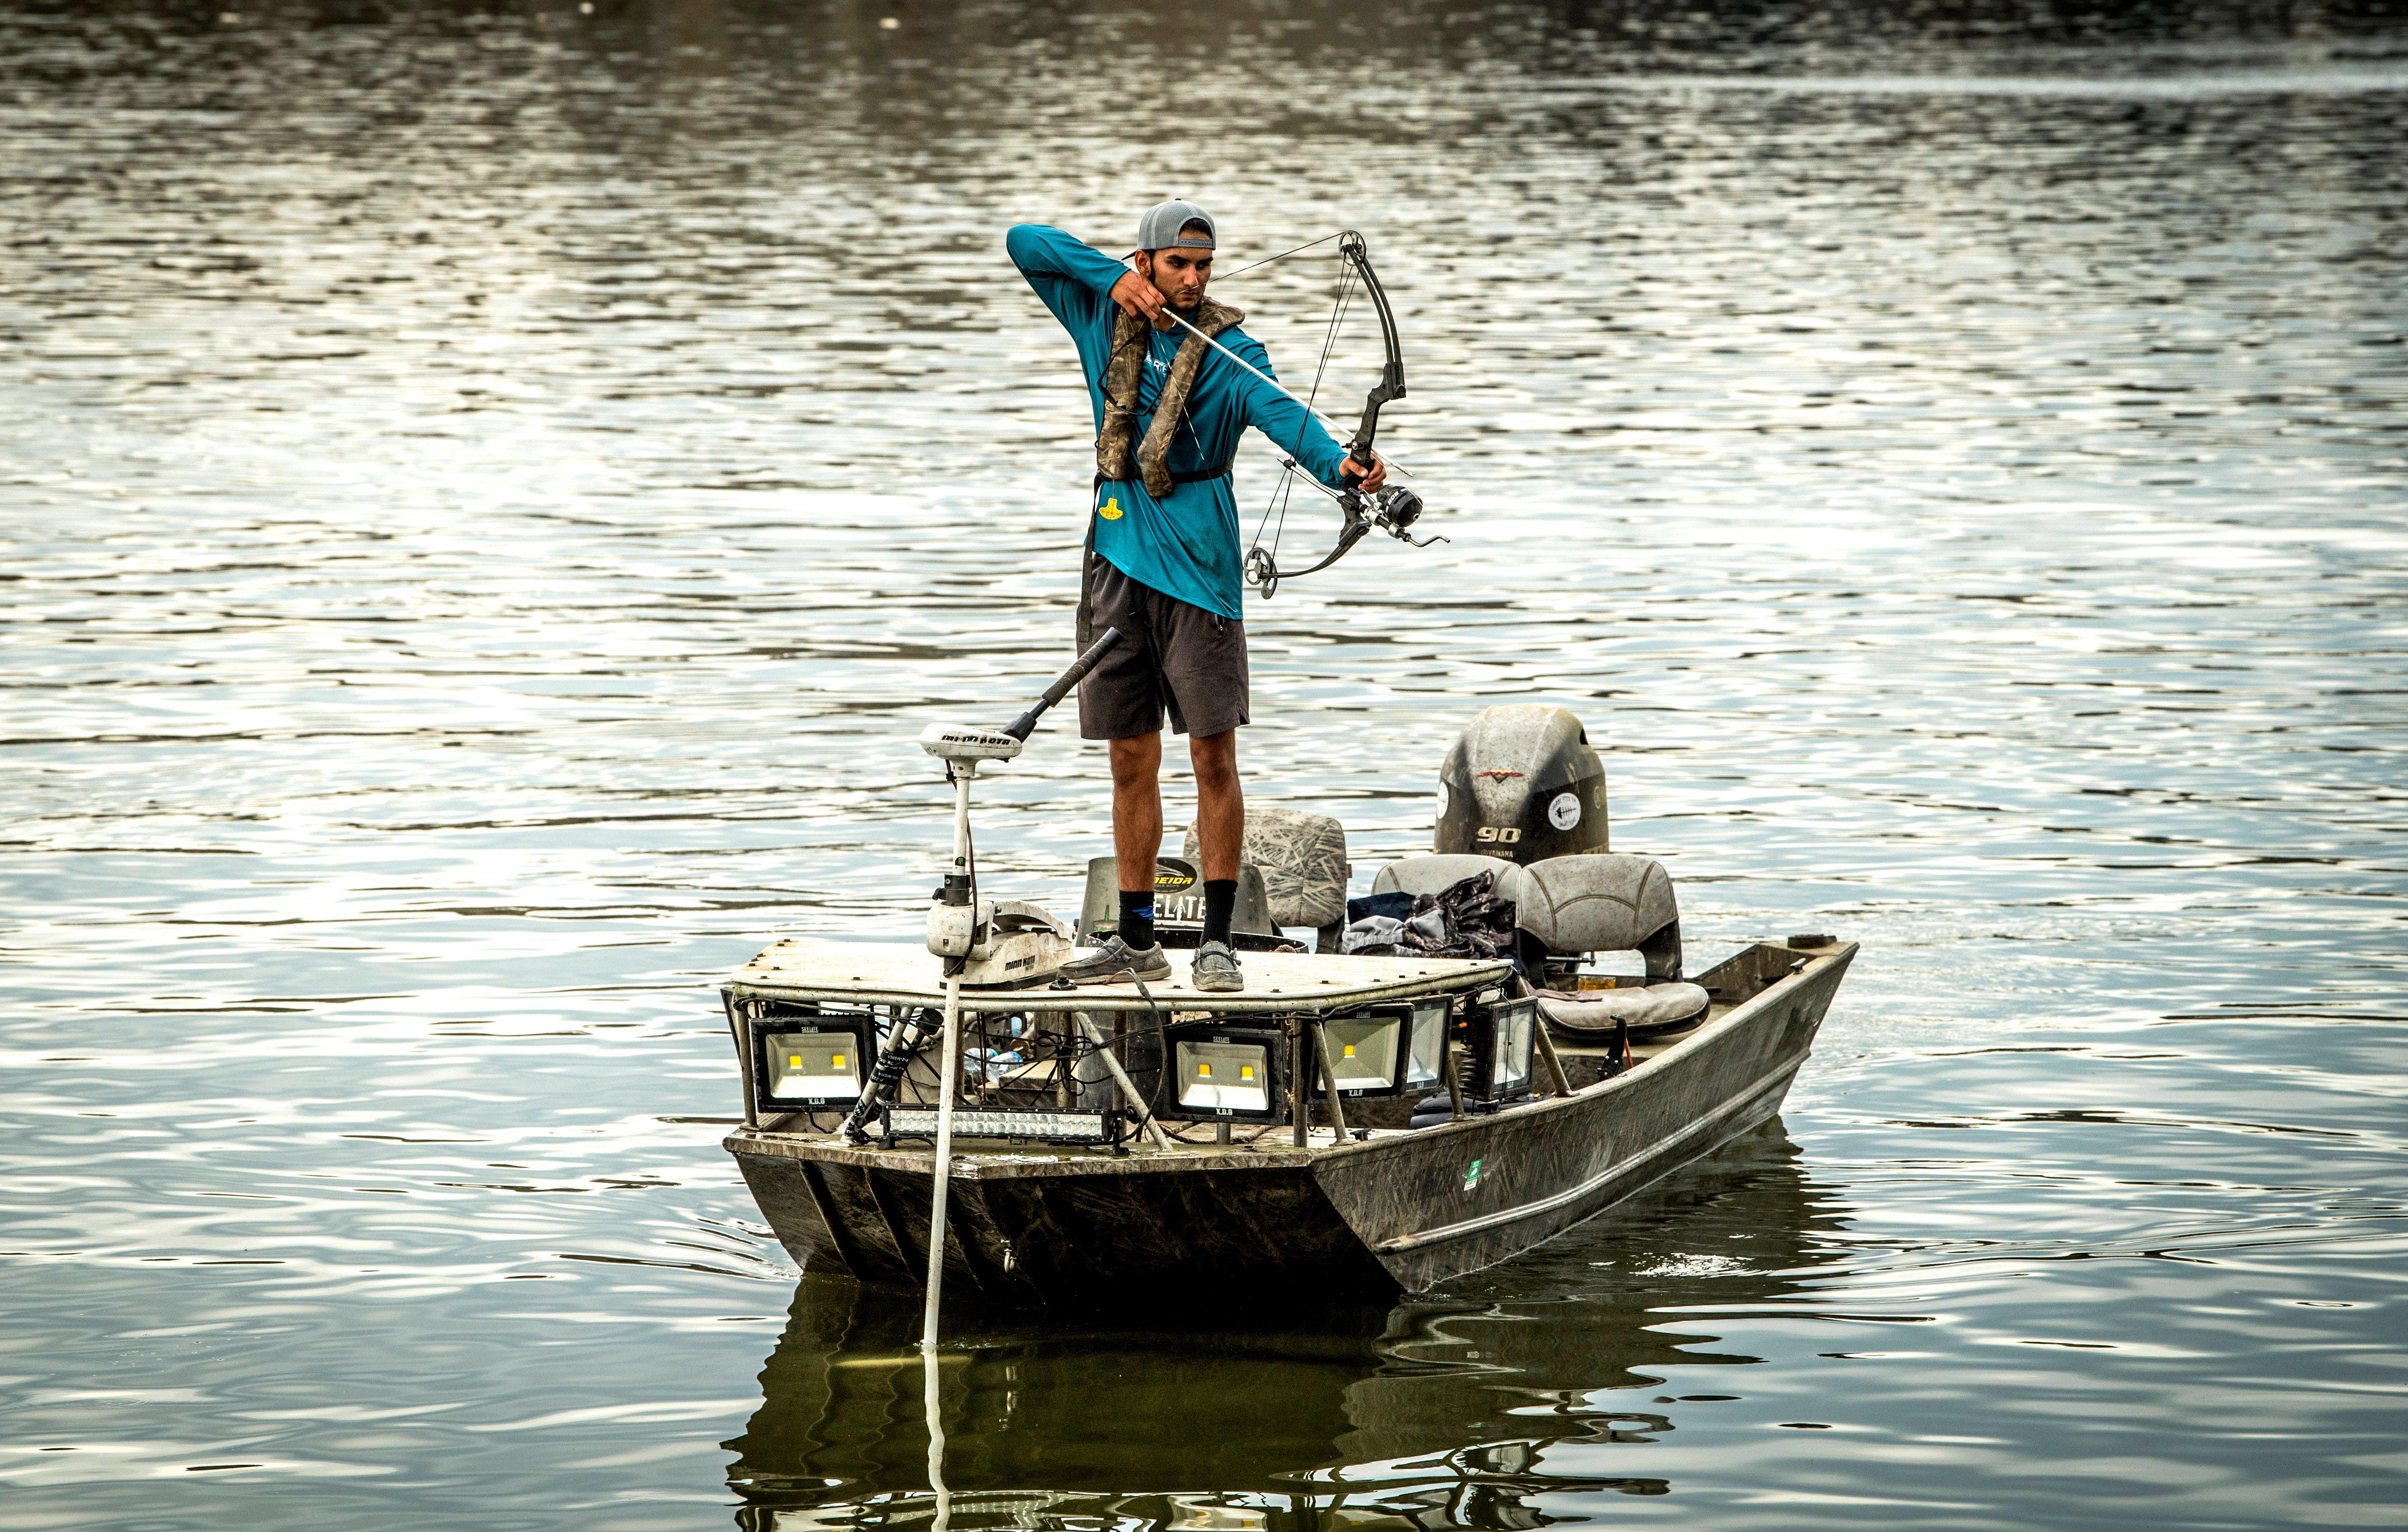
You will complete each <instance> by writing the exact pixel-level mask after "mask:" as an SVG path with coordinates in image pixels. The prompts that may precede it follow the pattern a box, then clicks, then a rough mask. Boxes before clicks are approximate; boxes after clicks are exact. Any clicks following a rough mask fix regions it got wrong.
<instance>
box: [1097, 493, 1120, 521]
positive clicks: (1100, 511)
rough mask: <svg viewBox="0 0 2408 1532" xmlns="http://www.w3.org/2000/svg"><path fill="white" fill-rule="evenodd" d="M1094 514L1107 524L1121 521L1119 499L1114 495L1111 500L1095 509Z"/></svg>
mask: <svg viewBox="0 0 2408 1532" xmlns="http://www.w3.org/2000/svg"><path fill="white" fill-rule="evenodd" d="M1096 514H1097V515H1098V516H1100V517H1102V518H1103V519H1104V520H1105V521H1108V522H1117V521H1119V520H1120V519H1121V497H1120V496H1119V495H1117V494H1115V495H1113V496H1112V497H1111V499H1109V500H1106V501H1105V502H1104V503H1103V504H1102V505H1100V506H1097V508H1096Z"/></svg>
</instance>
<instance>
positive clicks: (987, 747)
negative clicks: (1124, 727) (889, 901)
mask: <svg viewBox="0 0 2408 1532" xmlns="http://www.w3.org/2000/svg"><path fill="white" fill-rule="evenodd" d="M1120 637H1121V635H1120V630H1119V629H1118V628H1106V629H1104V631H1103V632H1101V633H1099V634H1097V636H1096V641H1095V642H1094V643H1092V644H1089V645H1088V646H1087V651H1086V652H1085V653H1083V654H1082V655H1080V656H1079V657H1078V659H1077V660H1075V661H1073V662H1072V663H1071V666H1070V668H1069V669H1068V670H1065V671H1063V672H1062V674H1061V675H1059V676H1057V677H1055V678H1054V683H1053V684H1052V685H1051V686H1048V687H1046V688H1045V690H1044V692H1043V693H1042V694H1039V697H1038V699H1037V701H1036V703H1035V704H1034V705H1033V706H1032V707H1030V708H1029V709H1028V710H1027V711H1026V712H1024V713H1022V714H1021V715H1020V716H1019V717H1018V718H1015V719H1013V720H1012V721H1011V723H1008V724H1006V725H1005V726H1004V727H1002V728H1000V729H984V728H980V727H978V726H976V725H974V724H965V723H931V724H929V725H928V726H927V727H926V728H925V729H923V730H921V731H920V748H921V749H922V750H925V751H926V752H928V753H929V754H931V755H933V756H936V757H937V758H938V759H939V760H940V761H942V762H944V763H945V777H946V780H949V781H951V782H952V783H953V861H952V862H951V863H950V864H949V865H948V866H946V868H945V881H943V882H942V883H941V884H939V886H938V889H937V893H936V901H935V903H934V904H933V905H931V906H930V907H929V910H928V951H929V952H932V953H934V954H935V955H936V956H937V957H939V958H940V959H942V960H943V963H944V970H945V1013H944V1015H943V1017H942V1018H941V1019H939V1018H938V1017H936V1016H935V1015H934V1014H933V1013H932V1012H929V1011H925V1010H923V1011H918V1012H914V1013H913V1014H912V1015H910V1016H908V1017H905V1018H902V1019H900V1020H898V1021H896V1024H895V1025H894V1026H893V1027H892V1028H890V1029H889V1030H888V1032H887V1034H886V1041H885V1043H884V1044H883V1046H882V1047H881V1048H880V1049H879V1052H878V1061H877V1063H876V1064H874V1065H873V1066H871V1067H870V1071H869V1080H868V1081H867V1083H866V1084H864V1085H863V1086H862V1088H861V1097H860V1099H859V1100H857V1101H855V1102H854V1103H853V1110H852V1111H850V1112H848V1113H847V1114H846V1115H845V1119H844V1126H843V1127H841V1128H839V1129H838V1130H837V1136H838V1137H839V1138H841V1139H843V1141H845V1142H846V1143H853V1144H857V1143H860V1142H861V1141H862V1140H863V1138H865V1137H866V1135H865V1134H864V1133H863V1131H862V1129H863V1127H864V1125H865V1124H867V1123H868V1121H869V1120H870V1118H871V1117H872V1116H873V1115H875V1114H876V1112H877V1110H878V1109H879V1106H880V1104H881V1103H882V1102H885V1101H888V1100H892V1099H893V1098H894V1095H895V1088H896V1086H898V1085H900V1084H901V1083H902V1082H903V1077H904V1073H905V1071H906V1070H908V1069H909V1068H910V1064H911V1060H912V1059H913V1058H915V1057H917V1056H918V1055H919V1052H920V1051H921V1050H922V1049H923V1048H925V1047H926V1046H927V1044H928V1040H929V1038H930V1037H931V1036H936V1035H940V1036H942V1037H943V1038H944V1039H945V1048H946V1052H947V1053H948V1054H951V1053H952V1052H953V1049H954V1047H955V1045H956V1035H957V1034H958V1032H959V1025H958V1023H959V1021H960V1016H959V1014H958V1012H959V1009H960V1007H959V1004H958V1002H959V997H960V994H961V987H962V984H963V983H964V981H965V969H966V968H968V967H970V966H973V965H976V966H979V967H980V968H981V969H982V971H983V970H992V971H993V976H992V978H989V979H983V980H982V976H981V975H972V976H970V977H971V980H972V981H973V982H976V981H988V982H1004V983H1011V982H1014V981H1025V978H1027V977H1035V976H1036V975H1037V972H1038V970H1039V966H1040V965H1041V964H1043V963H1044V962H1045V960H1046V957H1045V954H1046V952H1048V950H1049V949H1051V948H1052V947H1054V945H1055V944H1059V946H1060V947H1061V948H1062V949H1065V950H1067V949H1068V945H1069V938H1068V935H1067V934H1066V933H1065V932H1064V931H1063V930H1062V928H1061V927H1060V926H1059V925H1058V924H1057V923H1054V920H1053V919H1052V918H1051V917H1049V916H1048V915H1046V913H1045V912H1044V911H1043V910H1041V909H1038V908H1037V907H1036V906H1035V905H1031V904H1025V903H1022V902H1021V901H1019V900H1004V901H1001V902H999V903H998V902H996V901H992V900H987V901H982V900H981V899H980V898H979V896H978V866H977V865H976V863H975V862H974V861H973V860H972V858H971V854H970V782H971V780H972V779H974V778H975V777H977V775H978V768H979V763H980V762H982V761H1009V760H1011V758H1012V757H1014V756H1016V755H1018V754H1019V753H1020V750H1021V746H1022V745H1023V744H1025V742H1026V741H1027V739H1028V737H1029V735H1030V734H1032V733H1033V732H1035V730H1036V728H1037V721H1038V720H1039V718H1041V717H1043V716H1044V715H1045V713H1046V711H1047V710H1048V709H1051V708H1053V707H1054V704H1055V703H1058V702H1060V701H1061V700H1062V699H1063V698H1064V697H1066V696H1068V695H1069V694H1070V692H1071V689H1072V688H1073V687H1076V686H1077V685H1078V684H1079V682H1080V681H1081V680H1083V679H1084V678H1085V677H1086V674H1087V672H1088V671H1090V670H1093V669H1094V668H1095V667H1096V665H1097V662H1098V661H1100V660H1101V659H1102V658H1103V657H1104V654H1105V652H1106V651H1109V650H1110V649H1111V647H1112V645H1114V644H1116V643H1118V642H1120ZM1054 961H1055V962H1058V961H1059V959H1058V957H1056V958H1055V959H1054ZM931 1022H935V1023H936V1027H935V1029H934V1030H933V1031H932V1029H931V1027H930V1023H931ZM939 1100H940V1103H941V1110H940V1111H939V1124H938V1129H939V1131H938V1140H939V1158H942V1157H943V1152H944V1149H945V1148H946V1147H947V1146H948V1145H949V1143H950V1140H951V1136H952V1135H951V1121H952V1110H951V1109H952V1104H953V1079H952V1072H951V1069H950V1067H949V1068H948V1069H947V1070H946V1072H945V1075H944V1078H943V1080H942V1082H941V1086H940V1091H939ZM938 1184H939V1190H940V1193H941V1188H942V1186H943V1181H942V1180H941V1179H940V1180H939V1182H938Z"/></svg>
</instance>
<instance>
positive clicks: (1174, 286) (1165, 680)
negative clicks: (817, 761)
mask: <svg viewBox="0 0 2408 1532" xmlns="http://www.w3.org/2000/svg"><path fill="white" fill-rule="evenodd" d="M1214 237H1215V235H1214V225H1213V222H1212V218H1211V214H1209V213H1207V212H1205V210H1204V209H1203V208H1198V207H1197V206H1196V204H1194V203H1192V202H1166V203H1162V204H1160V205H1159V206H1157V207H1155V208H1152V209H1150V210H1149V211H1148V212H1147V213H1146V215H1145V216H1144V218H1142V219H1141V220H1140V221H1139V223H1138V238H1137V243H1138V249H1137V251H1135V252H1134V254H1133V255H1132V257H1131V263H1132V264H1133V265H1135V267H1136V269H1135V270H1134V271H1132V270H1130V269H1129V268H1128V267H1127V266H1124V265H1122V264H1121V263H1120V262H1118V261H1115V260H1113V259H1112V258H1111V256H1108V255H1105V254H1104V253H1102V252H1101V251H1097V250H1096V249H1094V248H1093V247H1091V246H1089V245H1087V244H1085V243H1083V242H1082V241H1080V240H1077V239H1074V238H1072V237H1071V236H1068V235H1067V234H1064V233H1063V232H1062V231H1061V230H1059V229H1050V228H1045V227H1042V226H1041V225H1039V224H1034V223H1023V224H1021V225H1020V226H1019V227H1017V228H1015V229H1013V230H1012V231H1011V233H1010V234H1009V235H1007V236H1005V239H1004V247H1005V249H1006V250H1007V251H1010V252H1011V260H1012V264H1013V265H1016V266H1018V267H1019V268H1020V273H1021V275H1022V276H1024V277H1025V278H1027V279H1028V285H1029V286H1030V287H1033V288H1035V289H1036V290H1037V295H1038V297H1039V298H1041V299H1042V300H1044V303H1045V307H1046V308H1050V309H1052V310H1053V311H1054V318H1056V319H1058V320H1060V321H1061V322H1062V327H1063V328H1064V329H1066V330H1068V331H1069V332H1070V338H1071V340H1072V341H1073V342H1074V343H1075V344H1076V345H1077V347H1078V349H1079V365H1080V367H1081V369H1082V371H1083V372H1084V373H1085V374H1086V379H1087V395H1088V400H1089V403H1091V404H1092V405H1093V406H1094V408H1095V418H1096V465H1097V471H1096V492H1095V497H1094V499H1093V500H1092V501H1091V502H1090V505H1091V508H1092V512H1093V513H1092V515H1091V516H1090V518H1089V521H1088V539H1089V541H1088V547H1089V552H1088V554H1087V556H1086V557H1085V558H1084V559H1083V560H1082V580H1083V581H1084V584H1083V585H1082V590H1081V593H1080V603H1079V615H1080V632H1079V642H1080V645H1081V647H1082V648H1083V647H1084V646H1085V644H1086V642H1087V636H1088V632H1089V629H1090V627H1091V626H1092V627H1093V628H1096V629H1101V628H1103V627H1106V626H1110V627H1115V628H1118V629H1119V630H1120V631H1121V633H1122V635H1123V637H1124V641H1123V642H1121V643H1119V644H1117V645H1115V646H1113V648H1112V651H1111V653H1109V654H1107V655H1106V656H1105V657H1104V660H1103V663H1101V664H1100V665H1098V666H1096V668H1095V669H1094V670H1093V671H1091V672H1089V673H1088V675H1087V678H1086V680H1083V681H1082V682H1080V683H1079V733H1080V735H1081V737H1084V738H1088V739H1106V740H1110V741H1111V763H1112V849H1113V851H1114V852H1115V853H1116V855H1117V857H1118V859H1119V863H1120V925H1119V928H1118V929H1117V930H1116V931H1114V932H1113V933H1112V935H1111V936H1110V937H1108V938H1105V939H1104V940H1103V942H1102V943H1101V944H1100V945H1099V946H1097V948H1096V949H1095V950H1094V951H1092V952H1089V953H1087V954H1086V955H1085V956H1083V957H1081V958H1078V959H1076V960H1074V961H1072V962H1071V963H1069V964H1068V965H1067V966H1065V967H1064V968H1063V970H1062V971H1063V973H1064V974H1065V975H1066V976H1068V978H1069V979H1070V980H1071V981H1074V982H1076V983H1082V984H1104V983H1111V982H1112V981H1116V980H1121V979H1126V978H1130V977H1135V978H1138V979H1144V980H1158V979H1167V978H1168V977H1169V976H1170V960H1169V959H1168V958H1167V957H1165V956H1164V955H1163V952H1162V947H1161V945H1160V943H1158V942H1157V941H1156V940H1155V939H1154V859H1155V857H1156V856H1157V855H1158V854H1159V853H1160V852H1161V850H1162V790H1161V786H1160V780H1159V778H1160V773H1161V767H1162V719H1163V714H1164V712H1165V711H1166V710H1168V713H1169V716H1170V726H1171V728H1172V729H1173V730H1175V731H1177V732H1179V733H1182V734H1185V735H1186V736H1187V737H1188V744H1187V754H1188V759H1189V760H1190V761H1191V762H1192V763H1194V765H1195V767H1196V838H1197V844H1198V847H1199V849H1200V850H1201V852H1202V853H1203V863H1204V866H1203V869H1202V870H1203V873H1204V938H1203V941H1202V943H1201V944H1200V945H1199V946H1198V947H1197V950H1196V960H1195V965H1194V968H1193V970H1192V971H1193V976H1194V980H1195V984H1196V987H1197V989H1199V990H1208V991H1217V992H1224V993H1226V992H1229V991H1235V990H1242V989H1244V988H1245V976H1244V973H1243V971H1242V970H1241V969H1240V966H1239V965H1238V954H1237V953H1236V952H1234V951H1233V950H1232V949H1231V947H1230V945H1229V917H1230V914H1231V912H1232V911H1233V909H1235V908H1236V905H1237V902H1238V852H1239V847H1240V843H1241V842H1242V841H1243V839H1244V837H1245V824H1246V806H1245V797H1244V795H1243V793H1242V792H1241V790H1240V786H1239V783H1238V727H1239V725H1240V724H1242V723H1246V722H1248V713H1249V697H1248V687H1247V674H1246V627H1245V623H1244V622H1243V621H1242V618H1243V612H1242V610H1241V609H1240V605H1239V596H1240V591H1241V590H1242V588H1243V580H1242V575H1241V563H1240V555H1239V551H1238V505H1237V500H1236V498H1235V497H1234V495H1232V494H1231V493H1230V483H1229V465H1230V460H1231V458H1232V457H1234V456H1235V455H1236V452H1237V450H1238V438H1239V437H1240V436H1242V435H1244V433H1245V429H1246V427H1247V426H1249V425H1251V426H1253V427H1254V428H1255V429H1256V430H1258V431H1261V432H1262V433H1263V434H1264V435H1265V436H1267V437H1270V439H1271V440H1272V441H1273V442H1274V443H1276V444H1277V445H1278V447H1279V448H1280V450H1281V451H1283V452H1284V453H1286V454H1288V455H1289V456H1291V457H1293V458H1295V459H1296V461H1297V464H1298V465H1301V466H1302V467H1303V468H1304V469H1305V470H1306V471H1307V472H1309V473H1311V474H1312V476H1313V477H1314V478H1316V479H1318V480H1321V481H1322V482H1323V483H1324V484H1326V485H1328V486H1329V487H1330V488H1332V489H1342V488H1344V487H1345V485H1346V483H1347V482H1348V481H1349V480H1360V481H1361V487H1362V488H1363V489H1364V490H1366V491H1372V490H1377V489H1378V488H1380V486H1381V485H1382V484H1383V482H1385V480H1386V479H1387V468H1386V466H1385V465H1383V464H1382V463H1381V462H1380V460H1379V457H1378V455H1377V454H1376V453H1367V454H1366V455H1367V456H1369V457H1370V458H1371V461H1370V462H1369V463H1368V464H1362V463H1356V462H1355V461H1354V460H1353V459H1352V458H1349V457H1348V456H1347V455H1346V452H1345V449H1344V448H1343V447H1341V446H1340V444H1339V443H1338V442H1336V441H1334V440H1332V439H1331V437H1330V436H1329V433H1328V432H1326V431H1325V430H1323V429H1322V427H1321V425H1320V423H1319V422H1316V421H1314V420H1313V418H1312V415H1311V413H1310V412H1308V411H1307V410H1306V409H1305V408H1304V407H1303V406H1301V405H1299V404H1297V402H1296V401H1295V400H1294V399H1291V398H1289V397H1288V396H1287V395H1286V394H1283V393H1281V392H1280V391H1279V390H1278V389H1277V388H1275V387H1273V386H1272V385H1270V384H1269V383H1267V382H1265V381H1263V380H1262V379H1259V378H1256V377H1254V376H1253V375H1252V374H1250V373H1248V372H1247V371H1246V370H1245V369H1244V368H1243V367H1240V366H1238V365H1235V364H1234V363H1232V362H1230V361H1229V359H1228V358H1227V357H1225V356H1222V355H1219V354H1218V353H1216V352H1214V351H1212V349H1211V347H1209V346H1207V345H1206V344H1205V343H1204V342H1203V341H1202V340H1201V339H1198V338H1197V336H1195V335H1193V334H1191V333H1189V332H1188V331H1186V330H1183V329H1182V328H1180V327H1179V326H1178V325H1176V324H1174V323H1172V322H1170V320H1169V319H1168V318H1166V317H1164V316H1165V315H1166V314H1175V315H1177V316H1178V317H1179V318H1180V319H1183V320H1184V321H1186V322H1188V323H1190V324H1193V325H1195V326H1196V327H1197V329H1199V330H1202V331H1204V332H1205V333H1206V334H1208V335H1211V336H1212V337H1213V338H1214V339H1216V340H1218V341H1219V342H1220V343H1221V344H1222V345H1224V346H1226V347H1227V348H1228V349H1229V350H1230V351H1231V352H1232V353H1234V354H1236V355H1238V356H1241V357H1244V358H1245V359H1246V361H1247V362H1248V363H1250V364H1251V365H1254V366H1256V367H1259V368H1261V369H1262V370H1263V371H1264V372H1265V373H1269V372H1270V370H1271V363H1270V357H1269V353H1267V352H1266V351H1264V350H1263V348H1262V345H1261V343H1260V342H1258V341H1256V340H1254V338H1253V337H1252V336H1248V335H1247V334H1246V333H1245V332H1244V331H1243V330H1241V329H1240V328H1238V326H1239V324H1240V322H1242V321H1243V320H1244V318H1245V316H1244V315H1242V314H1240V313H1239V312H1238V311H1237V310H1236V309H1233V308H1228V307H1226V306H1225V305H1222V304H1219V303H1215V302H1213V301H1211V299H1209V298H1207V297H1206V296H1205V295H1204V289H1205V285H1206V284H1207V283H1208V282H1210V281H1211V277H1212V250H1213V244H1214Z"/></svg>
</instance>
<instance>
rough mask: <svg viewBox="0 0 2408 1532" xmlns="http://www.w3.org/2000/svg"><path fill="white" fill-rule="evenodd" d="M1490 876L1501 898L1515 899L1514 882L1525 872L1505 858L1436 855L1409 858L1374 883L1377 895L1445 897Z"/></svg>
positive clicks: (1382, 871) (1383, 872)
mask: <svg viewBox="0 0 2408 1532" xmlns="http://www.w3.org/2000/svg"><path fill="white" fill-rule="evenodd" d="M1484 872H1485V873H1489V874H1492V875H1494V876H1495V878H1496V880H1497V883H1496V889H1497V896H1498V898H1500V899H1511V898H1512V897H1513V880H1515V879H1517V878H1519V877H1520V876H1521V874H1522V869H1521V868H1519V867H1517V866H1514V865H1513V864H1512V863H1511V862H1508V861H1506V860H1505V859H1504V858H1503V857H1501V856H1474V855H1471V854H1469V852H1434V853H1432V854H1429V855H1426V856H1405V857H1399V858H1398V859H1397V860H1396V861H1394V862H1391V863H1389V864H1388V865H1387V866H1384V867H1382V868H1381V869H1380V870H1379V872H1378V873H1376V874H1374V875H1373V877H1372V879H1371V892H1372V893H1374V894H1443V893H1445V892H1446V891H1447V890H1448V889H1451V888H1453V887H1454V886H1455V884H1457V883H1459V882H1461V881H1464V880H1465V879H1466V878H1477V877H1479V876H1480V875H1481V874H1482V873H1484Z"/></svg>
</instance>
